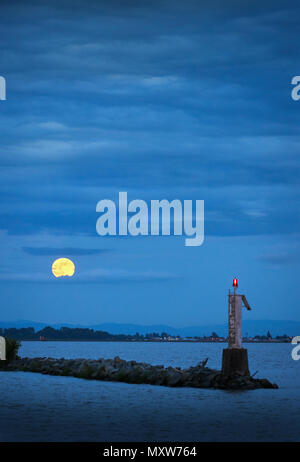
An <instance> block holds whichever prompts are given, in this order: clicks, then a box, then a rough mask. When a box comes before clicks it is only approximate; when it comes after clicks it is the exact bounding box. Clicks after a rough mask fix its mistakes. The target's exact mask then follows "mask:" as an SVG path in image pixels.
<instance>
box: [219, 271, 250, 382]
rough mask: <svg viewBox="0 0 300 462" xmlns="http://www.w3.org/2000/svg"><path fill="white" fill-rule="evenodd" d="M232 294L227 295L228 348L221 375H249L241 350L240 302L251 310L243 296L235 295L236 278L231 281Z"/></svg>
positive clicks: (223, 359)
mask: <svg viewBox="0 0 300 462" xmlns="http://www.w3.org/2000/svg"><path fill="white" fill-rule="evenodd" d="M232 285H233V294H232V293H230V291H229V294H228V348H224V350H223V358H222V374H223V375H227V376H229V375H234V374H240V375H250V372H249V366H248V351H247V349H246V348H242V301H243V303H244V305H245V307H246V308H247V310H251V308H250V306H249V304H248V302H247V299H246V297H245V296H244V295H240V294H237V293H236V290H237V288H238V280H237V278H234V279H233V284H232Z"/></svg>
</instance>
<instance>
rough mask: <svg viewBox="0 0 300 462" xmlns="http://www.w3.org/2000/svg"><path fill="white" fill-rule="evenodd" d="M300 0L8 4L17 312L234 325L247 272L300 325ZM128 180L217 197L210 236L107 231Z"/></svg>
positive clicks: (138, 187) (254, 298) (10, 220)
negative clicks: (57, 266) (107, 209)
mask: <svg viewBox="0 0 300 462" xmlns="http://www.w3.org/2000/svg"><path fill="white" fill-rule="evenodd" d="M297 3H298V2H294V1H276V0H272V1H266V0H265V1H253V2H251V3H250V4H248V2H241V1H240V0H239V1H226V2H224V1H222V2H221V1H217V0H210V1H198V0H197V1H196V0H188V1H186V2H183V1H182V0H157V1H150V0H149V1H148V0H139V1H138V0H119V1H117V0H110V1H104V0H103V1H96V0H95V1H92V0H90V1H83V0H80V1H74V0H73V1H66V0H60V1H55V0H54V1H51V2H50V1H49V2H46V1H34V0H32V1H30V2H23V1H22V2H21V1H20V2H18V1H13V2H11V1H5V0H3V1H2V2H1V19H0V23H1V42H0V47H1V53H0V75H2V76H4V77H5V79H6V83H7V100H6V101H0V123H1V125H0V127H1V128H0V130H1V151H0V152H1V155H0V162H1V169H0V175H1V181H0V188H1V207H0V252H1V259H0V297H1V307H2V308H1V320H17V319H29V320H34V321H43V322H49V323H50V322H53V323H56V322H68V323H81V324H87V325H88V324H96V323H101V322H124V323H125V322H126V323H140V324H151V323H167V324H170V325H174V326H185V325H199V324H207V323H222V322H224V321H225V320H226V316H227V306H226V294H227V292H228V289H229V287H230V285H231V280H232V277H233V276H238V277H239V278H240V289H241V291H242V292H243V293H245V294H246V295H247V297H248V300H249V302H250V304H251V305H253V311H252V312H251V313H246V314H245V316H246V317H247V318H251V319H292V320H300V310H299V308H298V306H299V298H300V288H299V287H300V285H299V282H298V276H299V263H300V247H299V224H300V220H299V156H300V151H299V148H300V137H299V126H300V124H299V122H300V116H299V114H300V101H298V102H297V101H293V100H292V98H291V89H292V85H291V80H292V77H293V76H295V75H300V59H299V58H300V49H299V40H298V38H299V26H298V24H299V23H298V19H299V13H300V11H299V10H300V8H299V3H298V5H297ZM119 191H127V192H128V199H129V200H132V199H136V198H139V199H144V200H145V201H147V202H148V201H150V200H151V199H164V198H165V199H169V200H172V199H175V198H177V199H181V200H184V199H193V200H196V199H203V200H204V201H205V240H204V243H203V245H202V246H200V247H185V246H184V238H183V237H154V236H153V237H151V236H149V237H130V236H128V237H100V236H99V235H97V233H96V227H95V226H96V220H97V218H98V214H97V213H96V204H97V202H98V201H99V200H101V199H105V198H106V199H112V200H115V201H117V198H118V192H119ZM61 256H65V257H69V258H72V260H73V261H74V263H75V265H76V277H75V278H73V279H68V280H65V279H64V280H61V279H55V278H54V277H53V276H52V275H51V265H52V262H53V260H54V259H55V258H56V257H61Z"/></svg>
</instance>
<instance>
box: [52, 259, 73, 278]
mask: <svg viewBox="0 0 300 462" xmlns="http://www.w3.org/2000/svg"><path fill="white" fill-rule="evenodd" d="M52 273H53V274H54V276H55V277H56V278H59V277H61V276H73V274H74V273H75V265H74V263H73V262H72V260H69V258H58V259H57V260H55V261H54V262H53V264H52Z"/></svg>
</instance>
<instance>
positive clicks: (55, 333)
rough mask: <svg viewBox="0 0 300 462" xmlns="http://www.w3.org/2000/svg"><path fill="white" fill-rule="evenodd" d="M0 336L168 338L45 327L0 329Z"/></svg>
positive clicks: (111, 338)
mask: <svg viewBox="0 0 300 462" xmlns="http://www.w3.org/2000/svg"><path fill="white" fill-rule="evenodd" d="M0 335H2V336H3V337H7V338H14V339H17V340H39V339H40V338H45V340H119V341H120V340H128V341H130V340H140V341H143V340H151V339H159V338H168V337H169V334H167V333H166V332H162V333H161V334H159V333H158V332H153V333H149V334H145V335H142V334H139V333H138V332H136V334H134V335H126V334H110V333H108V332H105V331H101V330H94V329H89V328H71V327H61V328H60V329H54V328H53V327H45V328H44V329H41V330H39V331H37V332H36V331H35V330H34V328H33V327H22V328H20V329H17V328H15V327H11V328H7V329H0Z"/></svg>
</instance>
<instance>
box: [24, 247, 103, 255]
mask: <svg viewBox="0 0 300 462" xmlns="http://www.w3.org/2000/svg"><path fill="white" fill-rule="evenodd" d="M22 250H23V251H24V252H26V253H28V254H29V255H37V256H42V255H49V256H56V255H61V256H70V257H71V256H80V255H99V254H102V253H107V252H110V251H111V250H110V249H82V248H75V247H62V248H54V247H22Z"/></svg>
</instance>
